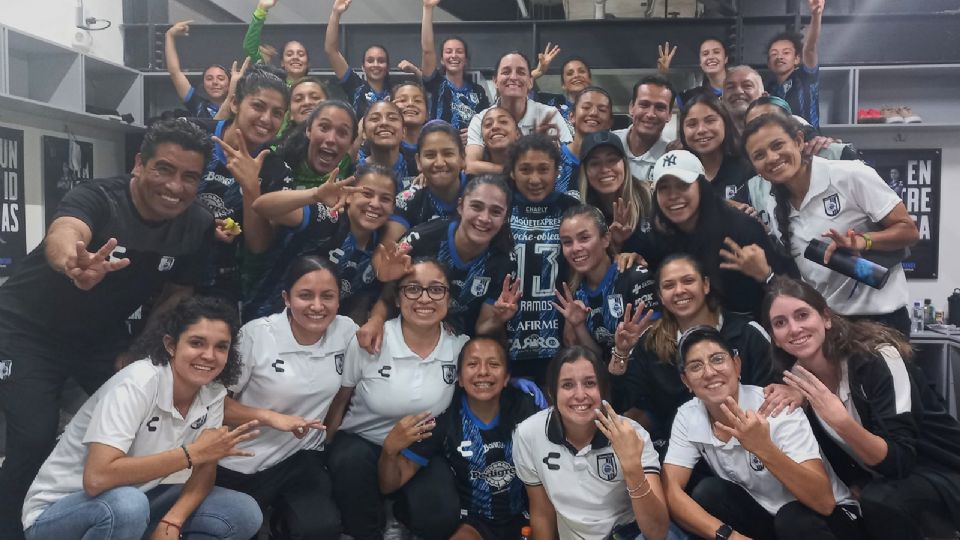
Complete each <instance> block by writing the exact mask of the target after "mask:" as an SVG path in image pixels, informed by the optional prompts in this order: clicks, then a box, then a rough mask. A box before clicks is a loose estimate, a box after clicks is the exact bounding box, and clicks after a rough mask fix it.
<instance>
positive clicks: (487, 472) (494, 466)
mask: <svg viewBox="0 0 960 540" xmlns="http://www.w3.org/2000/svg"><path fill="white" fill-rule="evenodd" d="M516 475H517V472H516V469H515V468H514V466H513V465H511V464H509V463H507V462H506V461H494V462H493V463H491V464H490V465H487V467H486V468H485V469H483V470H482V471H470V480H483V481H484V482H486V483H487V484H489V485H490V487H492V488H494V489H503V488H505V487H507V486H509V485H510V482H512V481H513V479H514V478H515V477H516Z"/></svg>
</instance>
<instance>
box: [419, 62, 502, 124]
mask: <svg viewBox="0 0 960 540" xmlns="http://www.w3.org/2000/svg"><path fill="white" fill-rule="evenodd" d="M423 87H424V88H425V89H426V90H427V92H428V93H429V94H430V111H429V114H430V119H431V120H443V121H445V122H448V123H449V124H450V125H452V126H453V127H454V128H455V129H457V130H461V129H466V128H467V126H469V125H470V120H472V119H473V116H474V115H475V114H477V113H478V112H480V111H482V110H484V109H486V108H487V107H489V106H490V99H489V98H487V91H486V90H484V89H483V87H482V86H480V85H479V84H477V83H475V82H473V81H470V80H466V79H464V81H463V86H454V85H453V83H451V82H450V81H449V80H448V79H447V78H446V76H444V74H443V73H441V71H440V70H439V69H437V70H436V71H434V72H433V74H432V75H430V76H429V77H427V78H425V79H423Z"/></svg>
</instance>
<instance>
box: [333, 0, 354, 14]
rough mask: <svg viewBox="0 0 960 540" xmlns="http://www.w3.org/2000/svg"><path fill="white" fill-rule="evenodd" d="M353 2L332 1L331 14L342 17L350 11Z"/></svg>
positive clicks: (348, 0)
mask: <svg viewBox="0 0 960 540" xmlns="http://www.w3.org/2000/svg"><path fill="white" fill-rule="evenodd" d="M352 2H353V0H334V2H333V12H334V13H337V14H340V15H343V14H344V13H345V12H346V11H347V10H348V9H350V4H351V3H352Z"/></svg>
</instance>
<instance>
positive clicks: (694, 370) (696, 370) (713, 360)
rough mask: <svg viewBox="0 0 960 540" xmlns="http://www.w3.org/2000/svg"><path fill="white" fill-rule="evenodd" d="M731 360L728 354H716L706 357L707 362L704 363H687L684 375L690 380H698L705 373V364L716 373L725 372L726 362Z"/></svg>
mask: <svg viewBox="0 0 960 540" xmlns="http://www.w3.org/2000/svg"><path fill="white" fill-rule="evenodd" d="M730 358H732V357H731V356H730V354H729V353H726V352H716V353H713V354H711V355H710V356H708V357H707V362H706V363H704V362H703V361H702V360H694V361H693V362H688V363H687V365H686V366H685V367H684V368H683V371H684V373H686V374H687V377H690V378H692V379H698V378H700V377H703V374H704V373H706V371H707V364H710V368H711V369H713V370H714V371H716V372H718V373H719V372H723V371H726V370H727V366H728V365H729V364H727V361H728V360H730Z"/></svg>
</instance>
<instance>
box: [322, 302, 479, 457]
mask: <svg viewBox="0 0 960 540" xmlns="http://www.w3.org/2000/svg"><path fill="white" fill-rule="evenodd" d="M468 339H469V338H468V337H467V336H463V335H455V334H450V333H448V332H447V331H446V330H444V329H443V327H442V326H441V328H440V341H438V342H437V346H436V347H435V348H434V349H433V352H431V353H430V355H429V356H427V357H426V358H420V357H419V356H417V354H416V353H414V352H413V351H411V350H410V347H408V346H407V344H406V343H405V342H404V341H403V332H402V331H401V330H400V317H397V318H396V319H390V320H389V321H387V322H386V324H384V325H383V346H382V347H381V348H380V354H377V355H373V354H370V353H368V352H367V351H365V350H363V349H362V348H360V345H358V344H357V340H356V338H354V339H353V340H352V341H350V344H349V345H348V346H347V358H348V360H347V363H346V366H345V368H344V371H343V381H342V383H341V384H342V385H343V386H346V387H349V388H353V389H354V391H353V398H351V400H350V407H349V408H348V409H347V414H346V415H345V416H344V418H343V424H341V426H340V429H342V430H345V431H349V432H350V433H355V434H357V435H359V436H361V437H363V438H364V439H366V440H368V441H370V442H372V443H374V444H378V445H383V440H384V439H386V438H387V434H388V433H390V430H391V429H393V426H394V424H396V423H397V421H399V420H400V419H401V418H403V417H404V416H408V415H411V414H418V413H422V412H424V411H430V412H431V413H432V414H433V416H438V415H439V414H440V413H442V412H443V411H445V410H446V409H447V406H449V405H450V400H451V399H453V391H454V389H455V388H456V384H457V356H459V354H460V349H462V348H463V344H464V343H466V342H467V340H468Z"/></svg>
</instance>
